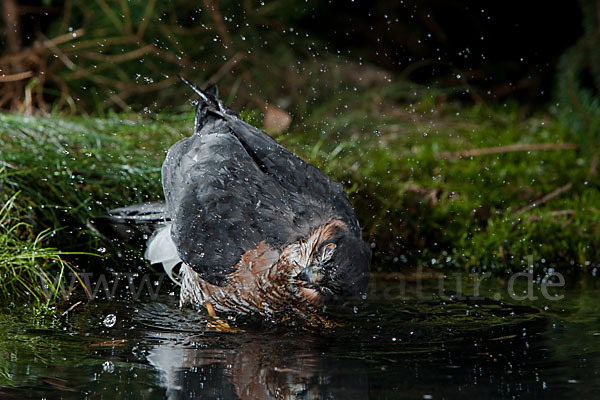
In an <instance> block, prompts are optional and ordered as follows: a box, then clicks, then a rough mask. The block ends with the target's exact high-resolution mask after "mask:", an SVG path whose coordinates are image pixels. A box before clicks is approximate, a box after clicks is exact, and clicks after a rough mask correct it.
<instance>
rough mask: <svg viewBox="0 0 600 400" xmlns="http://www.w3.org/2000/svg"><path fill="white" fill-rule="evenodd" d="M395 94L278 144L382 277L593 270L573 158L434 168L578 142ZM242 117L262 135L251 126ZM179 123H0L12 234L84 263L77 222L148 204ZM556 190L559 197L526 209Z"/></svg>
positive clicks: (322, 115) (362, 100)
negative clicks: (315, 183) (390, 272)
mask: <svg viewBox="0 0 600 400" xmlns="http://www.w3.org/2000/svg"><path fill="white" fill-rule="evenodd" d="M390 86H393V85H390ZM395 89H396V90H389V91H388V92H381V91H379V92H375V91H372V92H369V91H365V92H364V93H362V95H361V96H354V97H353V96H346V97H340V99H339V102H338V103H337V106H336V107H332V106H331V105H329V106H327V105H324V106H321V107H319V108H318V109H315V110H314V112H312V113H311V114H309V115H307V116H306V117H305V118H304V119H302V121H301V123H296V126H294V127H293V128H292V130H291V132H290V133H286V134H280V135H278V136H277V139H278V140H279V141H280V142H281V143H282V144H283V145H285V146H287V147H288V148H290V149H291V150H293V151H294V152H296V153H297V154H299V155H300V156H301V157H302V158H304V159H305V160H308V161H310V162H312V163H314V164H316V165H318V166H319V167H321V168H322V169H323V170H324V171H326V172H327V173H328V174H329V175H330V176H332V177H333V178H334V179H336V180H338V181H340V182H342V183H343V184H344V186H345V187H346V189H347V191H348V193H349V195H350V198H351V200H352V202H353V204H354V205H355V209H356V213H357V215H358V218H359V220H360V221H361V224H362V226H363V229H364V234H365V238H366V240H368V241H369V242H370V243H372V246H374V248H375V256H376V260H382V259H388V260H390V261H394V262H396V263H397V264H393V263H391V264H386V265H392V268H398V269H400V268H403V267H406V266H414V265H429V266H435V267H443V268H465V269H487V270H492V271H496V272H500V273H501V272H504V271H506V270H510V269H512V270H515V269H519V270H520V269H523V268H524V265H525V262H526V260H533V263H534V264H535V265H536V266H537V267H539V268H540V269H543V268H550V267H552V268H557V269H563V270H564V269H575V268H576V269H579V268H584V269H585V268H588V269H591V268H595V267H596V266H597V265H598V262H599V261H600V252H599V250H598V249H600V194H599V191H598V188H599V187H600V180H599V179H598V176H597V175H594V174H593V173H591V172H590V168H589V162H588V159H586V158H585V157H584V155H583V153H582V152H581V150H578V149H567V150H556V151H520V152H501V153H498V154H490V155H480V156H472V157H468V158H452V157H446V154H447V153H452V152H458V151H465V150H469V149H477V148H487V147H494V146H507V145H513V144H532V143H533V144H535V143H568V142H575V143H577V139H578V138H577V137H575V136H574V135H573V134H571V133H570V132H568V131H565V129H564V128H563V125H562V124H561V122H560V120H559V118H558V117H557V116H556V115H553V114H552V113H540V114H537V115H534V116H531V117H528V118H523V117H521V116H520V115H519V108H518V107H517V106H516V105H505V106H504V107H501V106H496V107H489V106H481V105H473V106H461V105H459V104H458V103H453V102H451V101H448V100H447V98H448V97H447V94H445V95H440V94H439V93H438V94H436V93H432V92H430V91H427V90H420V92H419V95H415V94H414V93H416V92H414V91H413V89H409V88H406V87H404V88H399V87H398V86H396V87H395ZM186 110H187V108H186ZM245 115H246V117H247V118H248V119H251V120H252V121H253V122H254V123H260V122H261V114H259V113H256V112H250V113H246V114H245ZM191 121H192V114H191V112H190V111H183V112H182V111H181V110H173V111H172V113H171V114H169V115H167V114H150V115H144V116H140V115H132V114H112V115H108V116H106V118H101V119H98V118H90V117H68V118H67V117H60V116H46V117H35V118H34V117H26V116H21V115H0V133H1V135H0V149H1V150H0V160H1V161H2V165H3V169H2V171H1V172H0V187H1V188H2V189H3V191H2V192H1V193H2V194H1V196H3V198H2V201H4V202H6V201H8V200H9V198H8V197H9V196H10V193H16V192H20V195H19V196H18V198H17V199H13V200H12V202H13V204H18V208H19V214H20V218H21V219H20V221H29V222H28V228H27V229H29V230H30V231H31V232H49V231H46V230H47V229H50V230H51V232H53V233H52V234H49V233H45V234H43V235H42V236H36V235H33V236H32V235H30V236H28V239H26V241H27V243H39V241H40V239H42V238H48V239H50V243H51V244H52V246H54V247H57V248H60V249H63V250H67V251H86V252H87V251H92V250H95V249H97V248H100V247H103V246H106V244H103V243H101V242H99V239H98V238H96V237H94V236H93V234H92V233H91V232H90V231H89V230H88V228H87V227H86V221H87V219H88V218H90V217H92V216H97V215H101V214H103V213H104V212H106V210H108V209H111V208H113V207H118V206H123V205H127V204H133V203H137V202H143V201H151V200H158V199H160V198H161V195H162V193H161V188H160V165H161V163H162V160H163V158H164V155H165V152H166V150H167V149H168V147H170V146H171V145H172V144H173V143H175V142H176V141H177V140H179V139H181V138H183V137H185V136H187V135H189V133H190V128H191ZM569 183H570V184H571V185H572V186H571V187H570V189H569V190H566V191H564V192H562V193H561V194H559V195H557V196H555V197H553V198H551V199H549V200H547V201H545V202H544V203H543V204H540V205H539V206H536V207H533V208H531V209H526V207H527V206H528V205H531V204H532V203H535V202H536V201H538V202H539V200H540V199H541V198H543V197H544V196H545V195H548V194H549V193H552V192H553V191H555V190H556V189H557V188H560V187H564V186H565V185H566V184H569ZM50 236H51V237H50ZM21 246H23V247H25V245H24V244H21ZM108 253H110V251H109V252H108ZM2 254H5V252H3V253H2ZM54 254H56V253H54ZM2 257H6V255H4V256H2ZM2 262H3V261H2ZM30 264H33V262H31V263H30ZM378 265H384V264H383V263H375V266H376V268H378V267H377V266H378ZM386 268H387V267H386Z"/></svg>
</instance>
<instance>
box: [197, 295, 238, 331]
mask: <svg viewBox="0 0 600 400" xmlns="http://www.w3.org/2000/svg"><path fill="white" fill-rule="evenodd" d="M204 308H206V311H207V312H208V315H209V316H210V318H211V319H212V321H208V322H206V326H208V327H209V328H213V329H216V330H217V331H219V332H228V333H237V332H243V330H242V329H238V328H234V327H232V326H231V325H229V323H227V321H223V320H222V319H221V318H219V317H218V316H217V313H216V312H215V308H214V307H213V305H212V304H211V303H210V302H208V301H207V302H206V303H204Z"/></svg>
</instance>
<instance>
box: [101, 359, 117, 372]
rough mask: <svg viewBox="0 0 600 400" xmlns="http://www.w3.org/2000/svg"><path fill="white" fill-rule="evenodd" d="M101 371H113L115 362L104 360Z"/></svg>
mask: <svg viewBox="0 0 600 400" xmlns="http://www.w3.org/2000/svg"><path fill="white" fill-rule="evenodd" d="M102 371H104V372H108V373H109V374H111V373H113V372H114V371H115V364H113V363H112V361H104V363H103V364H102Z"/></svg>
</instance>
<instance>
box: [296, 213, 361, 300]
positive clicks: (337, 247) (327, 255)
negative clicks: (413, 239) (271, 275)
mask: <svg viewBox="0 0 600 400" xmlns="http://www.w3.org/2000/svg"><path fill="white" fill-rule="evenodd" d="M294 250H295V251H292V252H290V253H289V255H288V257H289V261H290V262H291V264H292V265H293V270H292V276H291V279H292V284H293V285H296V286H297V287H298V288H299V292H300V293H301V294H302V295H303V296H305V297H307V298H308V299H309V300H310V301H311V302H312V303H315V304H323V303H327V302H330V301H332V300H334V301H335V300H343V299H348V298H353V297H358V296H360V295H361V294H362V293H364V292H365V290H366V289H367V285H368V283H369V271H370V265H371V250H370V248H369V246H368V245H367V244H366V243H365V242H364V241H363V240H362V239H361V238H360V237H359V236H358V235H356V233H355V232H352V231H351V230H349V229H348V226H347V225H346V224H345V223H344V222H342V221H339V220H334V221H331V222H329V223H328V224H325V225H323V226H321V227H319V228H317V229H315V230H314V231H313V232H312V233H311V234H310V235H309V237H308V238H307V239H306V240H302V241H300V242H299V243H298V245H297V246H295V247H294Z"/></svg>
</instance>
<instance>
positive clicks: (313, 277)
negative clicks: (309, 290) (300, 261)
mask: <svg viewBox="0 0 600 400" xmlns="http://www.w3.org/2000/svg"><path fill="white" fill-rule="evenodd" d="M321 275H322V274H321V271H320V268H319V267H318V266H316V265H313V264H311V265H309V266H308V267H306V268H304V269H303V270H302V271H300V272H299V273H298V275H296V276H295V277H294V279H297V280H300V281H304V282H308V283H311V284H313V285H314V284H317V283H318V282H319V281H320V280H321V278H322V276H321Z"/></svg>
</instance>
